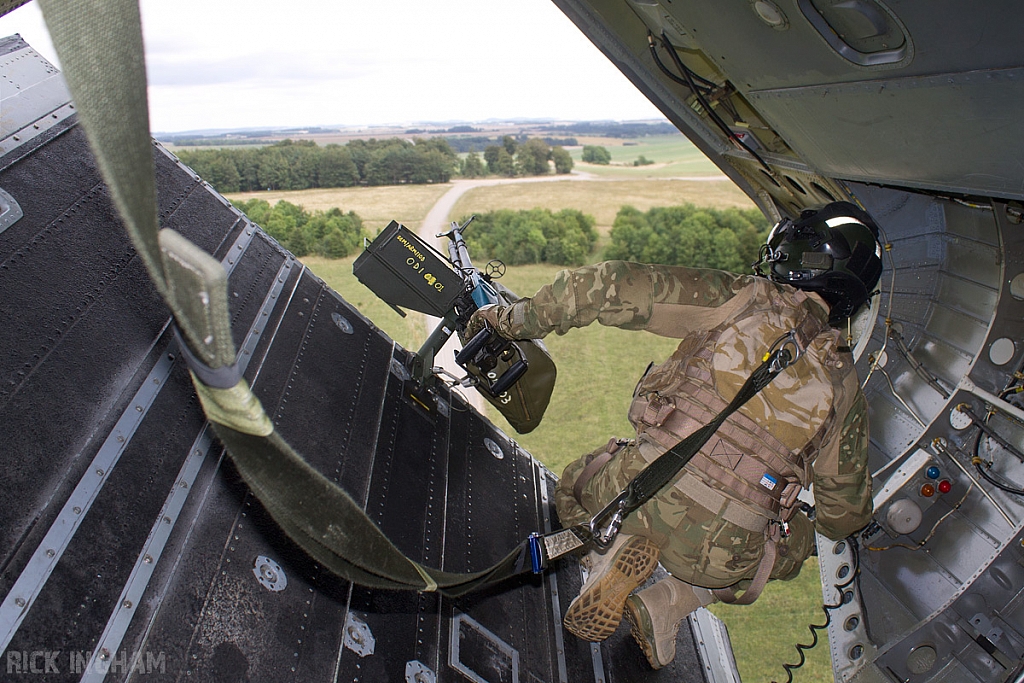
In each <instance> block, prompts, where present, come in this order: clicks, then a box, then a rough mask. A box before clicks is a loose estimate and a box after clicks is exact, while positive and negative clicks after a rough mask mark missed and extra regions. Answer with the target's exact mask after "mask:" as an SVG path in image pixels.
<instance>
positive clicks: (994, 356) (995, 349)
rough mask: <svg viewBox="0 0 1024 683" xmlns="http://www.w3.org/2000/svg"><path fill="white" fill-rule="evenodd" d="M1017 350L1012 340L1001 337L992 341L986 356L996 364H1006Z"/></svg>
mask: <svg viewBox="0 0 1024 683" xmlns="http://www.w3.org/2000/svg"><path fill="white" fill-rule="evenodd" d="M1016 351H1017V347H1016V346H1014V344H1013V340H1012V339H1010V338H1009V337H1002V338H1000V339H996V340H995V341H994V342H992V346H990V347H988V357H989V360H991V361H992V362H993V363H995V364H996V365H1006V364H1007V363H1009V362H1010V361H1011V360H1013V356H1014V354H1015V353H1016Z"/></svg>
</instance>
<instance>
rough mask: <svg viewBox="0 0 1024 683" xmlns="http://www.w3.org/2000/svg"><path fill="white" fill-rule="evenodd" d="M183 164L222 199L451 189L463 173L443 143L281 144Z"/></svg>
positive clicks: (204, 155) (192, 155) (187, 158)
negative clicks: (358, 188)
mask: <svg viewBox="0 0 1024 683" xmlns="http://www.w3.org/2000/svg"><path fill="white" fill-rule="evenodd" d="M178 158H179V159H181V161H182V163H184V164H186V165H187V166H190V167H192V169H193V170H194V171H195V172H196V173H198V174H199V175H200V176H202V177H203V178H204V179H205V180H206V181H207V182H209V183H210V184H211V185H213V187H214V188H216V189H217V191H218V192H222V193H227V192H253V191H257V190H306V189H309V188H317V187H351V186H353V185H400V184H406V183H409V184H425V183H446V182H448V181H449V180H451V177H452V175H453V174H454V173H455V172H456V170H457V169H458V167H459V159H458V156H457V155H456V154H455V152H454V151H452V148H451V147H450V146H449V145H448V143H447V141H446V140H445V139H444V138H440V137H437V138H430V139H429V140H423V139H416V140H414V141H412V142H410V141H408V140H402V139H399V138H390V139H387V140H377V139H370V140H353V141H352V142H350V143H348V144H347V145H336V144H330V145H325V146H324V147H320V146H318V145H317V144H316V143H315V142H313V141H312V140H298V141H292V140H282V141H281V142H277V143H275V144H273V145H268V146H266V147H260V148H258V149H252V148H249V149H201V150H182V151H180V152H178Z"/></svg>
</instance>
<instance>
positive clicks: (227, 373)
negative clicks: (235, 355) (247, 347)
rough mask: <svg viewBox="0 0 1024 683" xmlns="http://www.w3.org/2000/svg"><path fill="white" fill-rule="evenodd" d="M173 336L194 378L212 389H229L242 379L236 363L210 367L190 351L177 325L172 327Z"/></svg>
mask: <svg viewBox="0 0 1024 683" xmlns="http://www.w3.org/2000/svg"><path fill="white" fill-rule="evenodd" d="M174 338H175V339H177V340H178V347H179V349H180V350H181V355H182V356H183V357H184V358H185V362H186V363H187V364H188V369H189V370H191V371H192V374H193V375H195V376H196V379H198V380H199V381H200V382H202V383H203V384H205V385H206V386H208V387H211V388H213V389H231V388H232V387H234V386H235V385H236V384H238V383H239V382H241V381H242V373H241V372H240V371H239V369H238V363H233V364H231V365H225V366H224V367H221V368H211V367H210V366H209V365H207V364H206V363H204V362H203V361H201V360H200V359H199V358H198V357H197V356H196V355H195V354H194V353H192V349H190V348H189V347H188V344H186V343H185V340H184V339H182V336H181V330H179V329H178V328H177V327H175V328H174Z"/></svg>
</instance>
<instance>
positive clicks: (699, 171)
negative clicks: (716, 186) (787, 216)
mask: <svg viewBox="0 0 1024 683" xmlns="http://www.w3.org/2000/svg"><path fill="white" fill-rule="evenodd" d="M578 141H579V143H580V146H579V147H575V148H570V149H569V154H570V155H572V158H573V161H575V162H576V166H575V169H576V170H577V171H580V172H584V173H590V174H593V175H595V176H598V177H600V178H673V177H686V176H716V175H722V172H721V171H720V170H719V169H718V167H717V166H715V165H714V164H713V163H711V161H710V160H708V158H707V157H706V156H704V154H703V153H702V152H701V151H700V150H699V149H697V148H696V147H694V145H693V143H691V142H690V141H689V140H687V139H686V137H684V136H683V135H682V134H678V135H651V136H648V137H642V138H636V139H633V140H628V139H614V138H578ZM583 145H596V146H598V147H604V148H605V149H607V150H608V153H609V154H611V157H612V160H611V163H610V164H608V165H607V166H605V165H600V164H587V163H583V162H582V160H581V157H582V156H583V147H582V146H583ZM641 156H643V157H645V158H646V159H647V160H649V161H653V162H654V163H653V164H650V165H647V166H634V165H633V162H634V161H636V160H637V159H639V158H640V157H641Z"/></svg>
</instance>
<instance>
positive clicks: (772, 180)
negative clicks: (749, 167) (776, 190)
mask: <svg viewBox="0 0 1024 683" xmlns="http://www.w3.org/2000/svg"><path fill="white" fill-rule="evenodd" d="M758 170H759V171H761V173H764V177H765V178H767V179H768V180H770V181H771V182H772V185H774V186H775V187H782V185H779V181H778V180H776V179H775V178H773V177H772V174H771V173H769V172H768V171H766V170H764V169H763V168H760V169H758Z"/></svg>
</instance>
